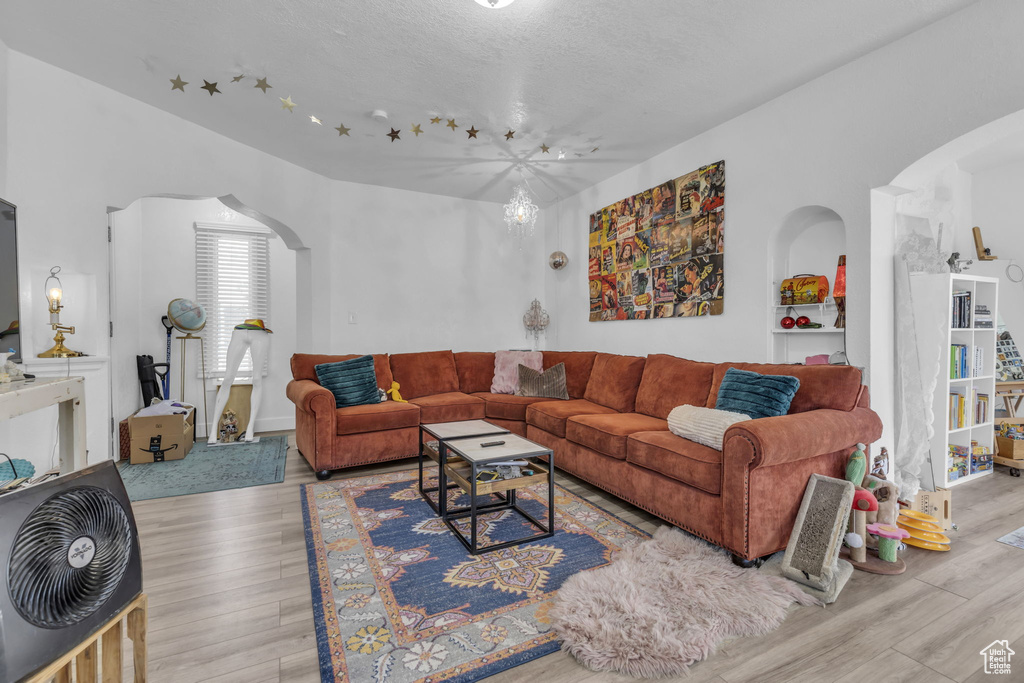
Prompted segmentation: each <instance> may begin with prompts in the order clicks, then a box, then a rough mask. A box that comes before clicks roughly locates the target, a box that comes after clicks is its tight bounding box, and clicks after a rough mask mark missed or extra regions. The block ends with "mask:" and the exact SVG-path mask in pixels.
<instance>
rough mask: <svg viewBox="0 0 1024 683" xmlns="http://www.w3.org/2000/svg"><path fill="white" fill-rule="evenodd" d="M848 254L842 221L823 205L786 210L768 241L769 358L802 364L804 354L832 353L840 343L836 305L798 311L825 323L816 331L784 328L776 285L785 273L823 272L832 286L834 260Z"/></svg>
mask: <svg viewBox="0 0 1024 683" xmlns="http://www.w3.org/2000/svg"><path fill="white" fill-rule="evenodd" d="M845 253H846V223H845V222H844V221H843V219H842V217H841V216H840V215H839V214H838V213H836V212H835V211H833V210H832V209H830V208H828V207H826V206H819V205H809V206H801V207H800V208H798V209H794V210H793V211H790V212H789V213H788V214H786V215H785V216H784V217H783V219H782V221H781V222H780V223H779V225H778V226H777V227H776V228H775V230H774V231H773V232H772V234H771V236H770V237H769V240H768V257H769V268H768V277H769V282H768V287H767V289H768V297H767V302H766V304H767V306H768V307H769V311H770V315H769V318H770V320H771V336H772V339H771V343H770V344H769V348H771V352H772V359H771V360H772V362H775V363H802V362H803V361H804V359H805V358H806V357H807V356H812V355H818V354H822V353H827V354H831V353H833V352H835V351H841V350H843V347H844V338H843V332H842V330H839V331H837V330H835V328H834V323H835V317H836V309H835V307H834V306H832V305H829V306H825V307H822V308H813V309H807V310H803V311H798V313H800V314H804V315H807V316H808V317H810V318H811V320H813V321H814V322H819V323H822V324H823V325H824V326H825V327H824V328H823V329H822V330H820V331H818V330H813V331H812V330H799V331H796V332H783V331H781V330H780V329H779V320H780V319H781V318H782V317H784V316H785V309H780V308H778V304H779V287H780V285H781V284H782V281H783V280H785V279H786V278H789V277H793V276H794V275H797V274H801V273H809V274H812V275H824V276H825V277H827V278H828V281H829V287H830V290H829V291H830V294H829V296H830V300H831V287H832V286H834V285H835V282H834V280H835V274H836V265H837V263H838V261H839V257H840V256H841V255H843V254H845Z"/></svg>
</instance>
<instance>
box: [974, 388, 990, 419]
mask: <svg viewBox="0 0 1024 683" xmlns="http://www.w3.org/2000/svg"><path fill="white" fill-rule="evenodd" d="M986 422H988V394H979V393H978V392H977V391H975V392H974V424H976V425H980V424H985V423H986Z"/></svg>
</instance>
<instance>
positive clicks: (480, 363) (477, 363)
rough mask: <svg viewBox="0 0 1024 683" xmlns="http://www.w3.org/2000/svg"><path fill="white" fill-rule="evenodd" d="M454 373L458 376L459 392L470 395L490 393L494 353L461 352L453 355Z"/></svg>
mask: <svg viewBox="0 0 1024 683" xmlns="http://www.w3.org/2000/svg"><path fill="white" fill-rule="evenodd" d="M455 372H456V373H458V375H459V391H461V392H462V393H464V394H472V393H474V392H477V391H490V390H491V381H492V380H493V379H494V353H492V352H488V351H461V352H459V353H456V354H455Z"/></svg>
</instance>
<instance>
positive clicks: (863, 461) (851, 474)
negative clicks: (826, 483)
mask: <svg viewBox="0 0 1024 683" xmlns="http://www.w3.org/2000/svg"><path fill="white" fill-rule="evenodd" d="M865 448H867V446H865V445H864V444H862V443H859V444H857V450H855V451H854V452H853V453H851V454H850V459H849V460H848V461H847V463H846V481H848V482H851V483H852V484H853V485H854V486H860V485H861V484H863V482H864V475H865V473H867V469H868V459H867V456H865V455H864V449H865Z"/></svg>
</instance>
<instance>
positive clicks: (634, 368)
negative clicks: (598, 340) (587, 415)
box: [583, 353, 644, 413]
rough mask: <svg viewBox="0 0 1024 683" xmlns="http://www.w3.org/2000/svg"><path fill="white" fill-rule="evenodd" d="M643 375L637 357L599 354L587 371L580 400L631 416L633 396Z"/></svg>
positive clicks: (641, 365) (634, 400) (640, 361)
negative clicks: (592, 367)
mask: <svg viewBox="0 0 1024 683" xmlns="http://www.w3.org/2000/svg"><path fill="white" fill-rule="evenodd" d="M643 372H644V359H643V358H642V357H641V356H617V355H615V354H611V353H599V354H597V358H595V359H594V369H593V370H591V371H590V381H589V382H587V390H586V391H585V392H584V394H583V398H585V399H587V400H588V401H591V402H592V403H597V404H598V405H602V406H605V407H606V408H611V409H613V410H615V411H618V412H620V413H631V412H633V408H634V407H635V405H636V392H637V389H638V388H639V387H640V377H641V376H642V375H643Z"/></svg>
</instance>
